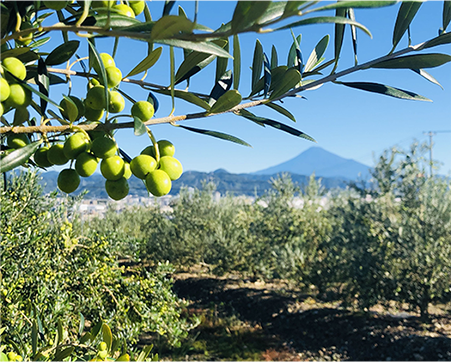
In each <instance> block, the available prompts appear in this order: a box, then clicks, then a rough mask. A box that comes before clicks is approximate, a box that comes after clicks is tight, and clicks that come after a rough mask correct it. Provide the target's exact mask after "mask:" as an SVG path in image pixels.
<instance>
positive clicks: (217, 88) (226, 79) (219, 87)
mask: <svg viewBox="0 0 451 362" xmlns="http://www.w3.org/2000/svg"><path fill="white" fill-rule="evenodd" d="M232 78H233V77H232V71H231V70H228V71H227V72H225V73H224V75H223V76H222V77H221V79H219V80H218V81H217V82H216V84H215V85H214V86H213V89H212V90H211V92H210V98H209V100H208V104H209V105H210V106H212V105H213V104H214V103H215V102H216V101H217V100H218V99H219V97H221V96H222V95H223V94H224V93H225V92H227V91H228V90H229V89H230V87H231V86H232V82H233V80H232Z"/></svg>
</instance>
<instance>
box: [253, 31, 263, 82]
mask: <svg viewBox="0 0 451 362" xmlns="http://www.w3.org/2000/svg"><path fill="white" fill-rule="evenodd" d="M262 67H263V47H262V44H261V43H260V40H258V39H257V41H256V42H255V48H254V58H253V60H252V83H251V88H252V89H254V87H255V84H257V82H258V80H259V79H260V75H261V74H262Z"/></svg>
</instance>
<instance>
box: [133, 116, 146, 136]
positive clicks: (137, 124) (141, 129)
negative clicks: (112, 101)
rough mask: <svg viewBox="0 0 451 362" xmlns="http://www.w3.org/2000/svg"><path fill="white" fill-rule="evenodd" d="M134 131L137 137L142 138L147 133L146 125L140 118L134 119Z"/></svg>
mask: <svg viewBox="0 0 451 362" xmlns="http://www.w3.org/2000/svg"><path fill="white" fill-rule="evenodd" d="M133 130H134V134H135V136H141V135H143V134H144V133H146V132H147V128H146V125H145V124H144V123H143V121H141V120H140V119H139V118H138V117H133Z"/></svg>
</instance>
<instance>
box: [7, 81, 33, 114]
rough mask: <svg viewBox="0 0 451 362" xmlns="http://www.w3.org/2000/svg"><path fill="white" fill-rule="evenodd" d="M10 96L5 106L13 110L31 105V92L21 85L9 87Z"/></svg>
mask: <svg viewBox="0 0 451 362" xmlns="http://www.w3.org/2000/svg"><path fill="white" fill-rule="evenodd" d="M9 90H10V94H9V97H8V99H7V100H6V101H5V106H7V107H11V108H17V107H28V106H29V105H30V103H31V91H29V90H28V89H27V88H24V87H22V86H21V85H20V84H11V85H10V86H9Z"/></svg>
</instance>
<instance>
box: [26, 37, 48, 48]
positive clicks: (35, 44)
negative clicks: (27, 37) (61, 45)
mask: <svg viewBox="0 0 451 362" xmlns="http://www.w3.org/2000/svg"><path fill="white" fill-rule="evenodd" d="M50 39H51V37H49V36H48V37H46V38H42V39H39V40H37V41H33V42H32V43H31V44H30V45H29V47H30V48H32V49H38V48H40V47H42V46H43V45H44V44H47V43H48V42H49V41H50Z"/></svg>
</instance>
